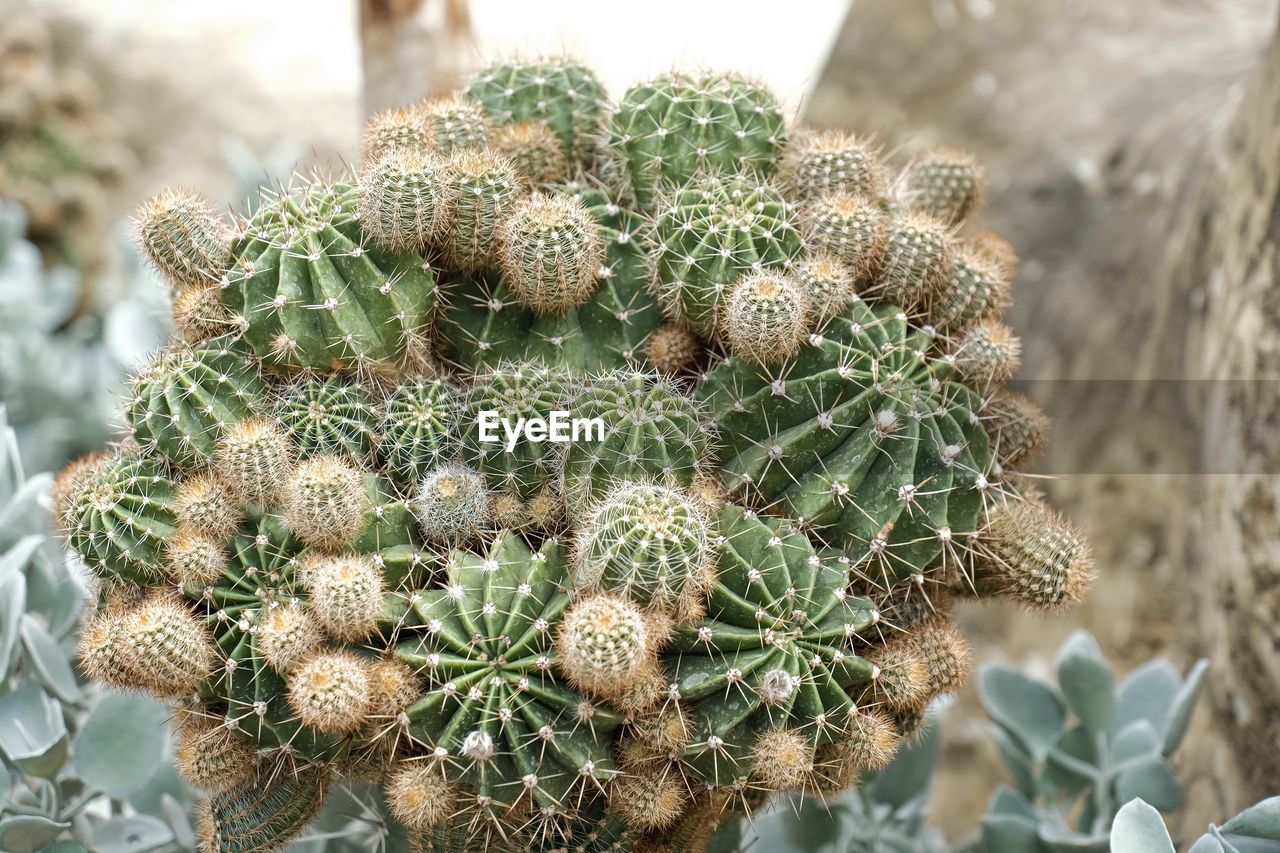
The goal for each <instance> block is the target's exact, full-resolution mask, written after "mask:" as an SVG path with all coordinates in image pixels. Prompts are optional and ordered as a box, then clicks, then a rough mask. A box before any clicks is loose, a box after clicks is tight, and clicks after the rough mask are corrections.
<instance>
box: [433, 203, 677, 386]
mask: <svg viewBox="0 0 1280 853" xmlns="http://www.w3.org/2000/svg"><path fill="white" fill-rule="evenodd" d="M577 196H578V197H579V198H580V199H581V200H582V201H583V203H584V204H585V205H586V206H587V209H588V210H589V211H590V212H591V214H592V217H593V218H594V220H595V222H596V224H597V226H598V228H599V233H600V236H601V237H602V238H603V240H604V246H605V263H604V266H603V268H602V269H601V270H600V276H599V280H598V283H597V285H596V289H595V292H594V293H592V295H591V296H590V297H589V298H588V299H587V301H586V302H584V303H582V304H581V305H578V306H576V307H572V308H568V309H567V310H565V311H563V312H561V313H557V314H539V313H535V312H534V311H533V310H532V309H530V308H528V307H526V306H524V305H522V304H520V302H519V301H517V299H516V296H515V294H514V293H513V292H512V289H511V286H510V285H509V284H508V283H507V282H506V281H505V280H504V279H503V278H502V277H501V276H499V275H498V274H496V273H492V272H491V273H488V274H485V275H480V276H466V275H455V276H451V277H449V278H447V279H445V281H444V282H443V284H442V288H441V290H442V301H443V304H444V308H443V311H442V316H441V322H440V332H441V334H442V335H443V337H444V340H443V342H442V349H443V354H444V356H445V358H447V359H448V360H449V361H451V362H453V363H455V364H457V365H458V366H459V367H461V368H462V369H464V370H470V371H481V370H484V369H486V368H491V367H495V366H497V365H498V364H499V363H501V362H504V361H533V360H539V361H543V362H545V363H547V364H552V365H560V366H563V367H565V368H568V369H570V370H575V371H579V372H582V373H594V372H599V371H604V370H611V369H614V368H618V367H626V366H633V365H635V364H637V363H638V362H639V361H640V360H641V359H642V358H643V355H644V352H643V351H644V344H645V341H646V340H647V338H648V337H649V335H650V334H652V332H653V330H654V329H656V328H657V327H658V325H659V324H660V323H661V322H662V311H661V309H660V308H659V306H658V305H657V301H656V300H655V299H654V296H653V293H652V291H651V272H650V266H649V259H648V251H647V248H646V245H645V241H644V236H645V225H644V221H643V219H642V218H641V217H639V216H638V215H637V214H635V213H634V212H632V211H629V210H627V209H626V208H624V207H622V206H620V205H618V204H616V203H614V202H612V201H610V199H609V198H608V196H606V195H605V194H604V193H603V192H601V191H600V190H581V191H580V192H578V193H577Z"/></svg>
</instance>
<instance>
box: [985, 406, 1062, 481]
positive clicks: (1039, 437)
mask: <svg viewBox="0 0 1280 853" xmlns="http://www.w3.org/2000/svg"><path fill="white" fill-rule="evenodd" d="M982 423H983V426H984V427H985V428H986V430H987V435H989V436H991V448H992V453H993V454H994V455H995V458H996V461H997V462H998V463H999V464H1000V467H1001V468H1002V469H1005V470H1016V469H1019V468H1023V467H1025V466H1027V465H1028V464H1029V463H1031V462H1033V461H1035V458H1036V456H1037V455H1039V453H1040V451H1041V450H1043V449H1044V447H1045V446H1046V445H1047V444H1048V443H1049V418H1048V417H1047V416H1046V415H1045V413H1044V411H1043V410H1042V409H1041V408H1040V407H1039V406H1037V405H1036V404H1035V403H1033V402H1031V400H1029V399H1027V397H1025V396H1023V395H1022V394H1019V393H1017V392H1016V391H1010V390H1008V389H1006V388H1002V389H1000V390H998V391H997V392H996V393H995V394H994V395H993V396H992V398H991V399H990V400H989V401H988V402H987V405H986V407H985V408H984V409H983V411H982Z"/></svg>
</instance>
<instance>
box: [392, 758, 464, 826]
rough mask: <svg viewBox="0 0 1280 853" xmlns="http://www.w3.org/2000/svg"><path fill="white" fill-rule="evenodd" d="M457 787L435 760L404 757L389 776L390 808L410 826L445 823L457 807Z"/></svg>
mask: <svg viewBox="0 0 1280 853" xmlns="http://www.w3.org/2000/svg"><path fill="white" fill-rule="evenodd" d="M457 796H458V792H457V788H456V786H455V785H454V784H453V783H452V782H450V781H449V779H448V777H447V776H446V775H445V772H444V768H443V767H442V766H441V765H440V764H439V763H438V762H434V761H412V762H411V761H403V762H401V763H400V764H398V765H397V766H396V767H395V769H394V770H393V771H392V773H391V775H390V776H388V777H387V782H386V799H387V808H388V809H389V810H390V812H391V814H392V816H393V817H394V818H395V819H396V820H398V821H400V822H401V823H403V824H404V825H405V826H407V827H409V828H410V829H413V830H417V831H422V830H425V829H430V828H431V827H433V826H436V825H438V824H440V823H442V822H443V821H444V820H446V819H447V818H449V817H450V816H452V815H453V813H454V811H455V810H456V808H455V806H456V801H457Z"/></svg>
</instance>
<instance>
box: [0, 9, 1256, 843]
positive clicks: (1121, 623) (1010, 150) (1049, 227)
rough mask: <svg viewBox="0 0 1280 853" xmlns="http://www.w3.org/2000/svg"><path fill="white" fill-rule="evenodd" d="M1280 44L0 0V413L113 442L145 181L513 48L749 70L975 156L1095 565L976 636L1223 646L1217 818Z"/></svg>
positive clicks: (996, 23) (1052, 21)
mask: <svg viewBox="0 0 1280 853" xmlns="http://www.w3.org/2000/svg"><path fill="white" fill-rule="evenodd" d="M1275 32H1276V27H1275V9H1274V8H1273V4H1272V2H1271V0H854V2H852V3H851V2H849V0H802V2H797V3H778V2H763V1H761V2H755V1H754V0H736V2H720V0H714V1H713V0H704V2H697V3H691V2H688V0H650V2H647V3H645V4H643V6H642V7H632V8H623V7H621V6H618V5H615V4H601V3H599V2H591V0H559V2H550V3H513V2H511V0H272V2H261V0H222V2H220V3H195V2H185V0H178V1H177V2H175V0H38V1H37V0H32V1H31V2H22V0H0V198H3V199H4V203H3V206H0V399H2V400H3V402H4V404H5V406H6V408H7V417H8V421H9V423H10V425H12V426H13V428H14V429H15V431H16V435H17V440H18V446H19V448H20V452H21V455H22V457H23V460H24V463H25V465H26V468H27V470H28V471H43V470H51V469H56V468H58V467H59V466H60V465H61V464H63V463H64V462H65V461H66V460H67V459H68V458H70V457H71V456H73V455H75V454H77V453H80V452H83V451H86V450H89V449H92V448H95V447H97V446H99V445H101V444H102V443H103V441H104V440H106V439H107V438H108V437H109V436H110V435H111V434H113V426H112V417H113V407H114V403H113V400H114V399H115V395H116V393H117V392H118V390H119V387H120V386H119V382H120V377H121V376H122V375H123V373H124V371H125V370H127V369H128V368H129V367H131V366H135V365H136V364H137V363H138V360H139V359H140V358H141V357H142V356H143V355H144V354H145V353H146V352H147V351H149V350H151V349H154V348H155V346H156V344H157V343H158V342H159V341H160V340H162V339H163V338H164V337H165V336H166V335H167V334H168V329H167V308H166V306H165V304H164V299H165V296H164V289H163V288H162V287H161V286H160V285H159V284H158V283H156V282H155V281H153V280H152V279H151V276H150V274H149V272H148V271H147V270H145V269H144V268H143V267H142V265H141V264H140V263H139V262H138V260H137V259H136V257H135V256H134V254H133V251H132V248H131V247H130V246H129V243H128V240H127V223H126V221H125V219H126V217H127V215H128V214H129V213H130V212H131V211H132V209H133V208H135V207H136V206H137V204H138V203H139V202H140V201H141V200H142V199H143V198H145V197H146V196H148V195H150V194H152V193H154V192H155V191H157V190H159V189H160V188H162V187H163V186H166V185H168V184H172V183H175V182H178V183H182V184H185V185H189V186H192V187H194V188H197V189H199V190H201V191H203V192H205V193H207V194H209V195H210V196H211V197H213V198H214V199H216V200H218V201H219V202H221V203H223V204H225V205H227V206H230V207H235V208H236V209H243V205H244V201H245V199H247V198H248V197H249V196H250V195H251V193H252V192H253V190H254V188H255V187H256V186H257V185H259V184H260V183H264V182H269V181H273V180H282V179H287V177H288V175H289V174H290V173H291V172H292V171H293V170H295V169H303V170H305V169H310V168H312V167H323V168H331V169H333V168H341V166H342V165H343V164H344V163H346V162H350V160H351V159H352V158H353V157H354V156H355V154H356V150H357V140H358V138H359V132H360V128H361V124H362V122H363V120H364V118H365V117H366V116H367V115H369V114H370V113H371V112H374V111H376V110H378V109H381V108H383V107H386V106H389V105H392V104H396V103H401V102H407V101H411V100H416V99H418V98H420V97H423V96H424V95H428V94H434V93H439V92H445V91H450V90H452V89H454V88H455V87H457V86H458V85H459V84H460V83H463V82H465V80H466V79H467V75H468V73H469V72H470V71H471V70H474V69H475V68H477V67H479V64H480V63H482V62H483V61H484V60H486V59H487V58H491V57H493V56H496V55H500V54H503V53H510V52H517V53H522V54H537V53H544V52H553V53H557V52H568V53H570V54H573V55H576V56H577V57H579V58H580V59H582V60H584V61H585V62H586V63H587V64H589V65H591V66H593V67H594V68H595V69H597V70H598V72H599V74H600V75H601V77H602V79H603V80H604V82H605V83H606V85H607V86H608V87H609V88H610V91H611V94H612V95H614V96H615V97H616V96H617V95H619V94H621V92H622V91H623V90H624V88H625V87H626V86H627V85H628V84H629V83H630V82H633V81H635V80H639V79H642V78H644V77H646V76H651V75H653V74H656V73H659V72H662V71H664V70H668V69H669V68H670V67H672V66H710V67H717V68H732V69H736V70H740V71H744V72H747V73H749V74H752V75H754V76H756V77H758V78H760V79H762V80H764V81H765V82H767V83H768V84H769V85H770V86H771V87H772V88H773V90H774V91H775V92H776V93H777V95H778V96H779V98H780V99H782V100H783V101H784V102H785V103H786V104H787V105H788V106H789V107H790V108H791V109H792V110H793V111H794V113H795V115H796V116H797V118H798V119H799V120H803V121H804V122H806V123H807V124H810V125H812V126H816V127H838V128H844V129H848V130H852V131H855V132H858V133H861V134H869V135H871V136H873V137H874V138H875V139H877V140H878V141H879V142H880V143H881V144H882V145H883V146H884V147H885V148H886V149H887V150H889V151H892V152H900V153H910V152H912V151H914V150H917V149H921V148H924V147H928V146H932V145H936V144H938V143H943V142H945V143H946V144H948V145H951V146H954V147H958V148H964V149H967V150H970V151H972V152H973V153H975V154H976V155H978V157H979V158H980V159H982V160H983V161H984V162H985V163H986V166H987V169H988V175H989V179H990V184H991V187H990V192H989V195H988V203H987V208H986V213H985V216H986V221H987V222H988V224H989V225H990V226H991V227H992V228H993V229H995V230H996V231H998V232H999V233H1001V234H1002V235H1004V236H1005V237H1006V238H1007V239H1009V240H1010V241H1011V242H1012V244H1013V246H1014V248H1015V249H1016V250H1017V252H1018V254H1019V256H1020V257H1021V259H1022V264H1021V267H1020V272H1019V276H1018V279H1017V281H1016V285H1015V299H1016V305H1015V308H1014V309H1013V312H1012V313H1011V315H1010V321H1011V324H1012V325H1013V326H1014V328H1015V329H1016V330H1017V331H1018V333H1019V334H1020V335H1021V336H1022V340H1023V344H1024V360H1023V361H1024V366H1023V378H1024V379H1026V380H1027V388H1028V389H1029V390H1028V393H1030V394H1031V395H1032V396H1033V397H1035V398H1036V399H1037V400H1038V402H1041V403H1042V405H1045V406H1046V408H1048V409H1049V411H1050V413H1051V415H1052V416H1053V418H1054V425H1055V440H1054V445H1053V449H1052V451H1051V452H1050V453H1049V454H1048V455H1047V456H1046V458H1044V459H1043V460H1042V462H1041V464H1040V471H1041V473H1042V474H1043V475H1044V477H1045V479H1044V481H1043V487H1044V488H1045V490H1046V491H1047V492H1048V493H1049V495H1050V498H1051V500H1052V501H1053V502H1054V503H1055V504H1057V505H1058V506H1059V507H1060V508H1062V509H1063V510H1065V511H1066V512H1067V514H1068V515H1069V516H1070V517H1071V518H1073V520H1074V521H1075V522H1076V523H1077V524H1078V525H1079V526H1080V527H1081V528H1082V529H1083V530H1084V531H1085V533H1086V534H1087V535H1088V536H1089V537H1090V538H1091V540H1092V541H1093V543H1094V547H1095V550H1096V555H1097V561H1098V570H1099V574H1100V578H1099V581H1098V583H1097V585H1096V587H1095V589H1094V592H1093V594H1092V596H1091V598H1090V599H1089V600H1088V601H1086V603H1085V604H1084V605H1083V606H1082V607H1081V608H1080V609H1078V610H1075V611H1072V612H1070V613H1068V614H1065V615H1063V616H1062V617H1060V618H1058V619H1056V620H1049V621H1046V620H1045V619H1044V618H1043V617H1037V618H1036V619H1035V620H1034V621H1033V620H1032V619H1031V618H1030V617H1029V616H1025V615H1023V614H1019V613H1016V612H1012V611H1010V610H1007V609H995V608H990V609H986V608H983V609H978V608H973V609H971V610H969V611H966V612H965V614H964V621H965V626H964V627H965V629H966V633H967V634H968V635H969V636H970V637H971V638H973V639H974V641H975V644H976V645H977V650H978V656H979V658H980V660H981V661H982V662H984V663H1009V664H1012V665H1014V666H1016V667H1018V668H1019V669H1021V670H1023V671H1024V672H1028V673H1030V674H1032V675H1040V676H1047V675H1048V674H1049V673H1050V672H1051V671H1052V668H1053V656H1054V653H1055V650H1056V649H1057V648H1058V645H1059V644H1060V643H1061V642H1062V641H1063V640H1064V639H1065V638H1066V637H1067V636H1068V634H1070V633H1071V632H1072V631H1073V630H1074V629H1076V628H1077V627H1081V626H1083V627H1086V628H1088V629H1089V630H1091V631H1092V632H1093V634H1094V635H1095V636H1096V637H1097V639H1098V642H1099V644H1100V646H1101V647H1102V650H1103V652H1104V653H1105V654H1106V655H1107V656H1108V657H1109V658H1110V659H1111V660H1112V661H1113V662H1115V663H1116V665H1117V667H1118V668H1119V669H1120V670H1121V671H1124V670H1126V669H1128V668H1130V667H1132V666H1133V665H1135V664H1137V663H1140V662H1141V661H1144V660H1147V659H1148V658H1151V657H1152V656H1154V655H1163V656H1165V657H1167V658H1168V659H1169V660H1171V661H1172V662H1173V663H1174V665H1175V666H1176V667H1177V668H1178V669H1179V670H1182V669H1185V668H1186V666H1187V665H1188V664H1189V663H1190V662H1191V661H1192V660H1194V659H1195V658H1197V657H1201V656H1203V657H1207V658H1209V659H1210V661H1211V667H1210V671H1209V672H1210V674H1209V676H1208V690H1207V696H1208V699H1207V701H1206V702H1205V703H1204V704H1203V707H1202V708H1201V710H1200V711H1199V713H1198V714H1197V716H1196V717H1195V719H1194V722H1193V727H1192V730H1191V734H1190V736H1189V739H1188V741H1187V742H1186V744H1185V745H1184V746H1183V748H1182V750H1181V751H1180V753H1179V759H1178V761H1177V763H1176V766H1177V769H1178V775H1179V777H1180V778H1181V779H1182V781H1183V785H1184V787H1185V797H1184V801H1183V804H1182V807H1181V809H1180V810H1179V811H1178V812H1177V813H1176V814H1175V816H1174V818H1173V819H1172V821H1171V827H1172V828H1174V829H1175V830H1177V829H1185V830H1186V831H1187V832H1188V833H1192V834H1198V833H1199V832H1200V831H1201V828H1202V827H1203V826H1204V825H1205V824H1206V823H1207V822H1208V821H1209V820H1214V819H1221V818H1223V817H1225V816H1227V815H1230V814H1233V813H1234V812H1235V811H1238V810H1239V809H1240V808H1242V807H1243V806H1245V805H1247V804H1248V803H1252V802H1254V801H1255V800H1258V799H1260V798H1262V797H1263V796H1265V795H1269V794H1272V793H1275V792H1276V791H1277V790H1280V769H1278V768H1280V651H1277V650H1278V649H1280V523H1278V517H1280V516H1278V514H1280V509H1278V507H1280V438H1278V437H1277V436H1280V388H1278V386H1277V380H1280V298H1277V295H1276V294H1277V293H1280V290H1277V289H1275V288H1274V287H1273V286H1272V283H1273V281H1274V278H1275V272H1276V265H1277V263H1280V262H1278V261H1277V251H1276V250H1277V245H1276V241H1277V240H1278V239H1280V205H1277V201H1278V200H1280V196H1277V192H1278V185H1280V174H1278V173H1280V157H1277V154H1276V152H1277V151H1280V56H1278V55H1277V52H1276V50H1277V49H1276V46H1275ZM1227 380H1231V381H1227ZM1243 380H1249V381H1243ZM1073 382H1075V383H1079V384H1075V385H1073V384H1071V383H1073ZM1068 389H1071V393H1068ZM987 726H988V723H987V721H986V717H985V716H984V715H983V714H982V712H981V710H980V709H979V707H978V702H977V698H976V696H975V691H974V690H972V689H968V690H965V691H963V692H962V693H961V695H960V696H959V697H958V698H957V700H956V701H955V703H954V706H953V707H950V708H947V709H943V711H942V714H941V736H942V753H941V756H942V757H941V761H940V764H939V769H938V771H937V773H936V776H935V780H934V784H933V786H932V788H931V794H930V800H929V809H928V812H929V820H930V822H931V823H932V824H934V825H935V826H937V827H938V828H940V830H941V831H942V832H943V833H944V834H946V835H947V836H948V837H950V838H953V839H956V838H961V837H964V836H965V835H966V834H967V833H969V832H971V831H972V830H973V828H974V827H975V825H976V823H977V820H978V816H979V815H981V813H982V812H983V810H984V808H985V807H986V803H987V799H988V797H989V796H990V792H991V790H992V789H993V788H994V786H995V785H996V784H997V783H998V782H1000V781H1001V780H1002V779H1004V778H1005V777H1004V773H1005V771H1004V770H1003V769H1002V766H1001V762H1000V758H999V755H998V753H997V750H996V747H995V746H994V745H993V742H992V741H991V739H990V738H989V737H988V736H987V733H986V729H987Z"/></svg>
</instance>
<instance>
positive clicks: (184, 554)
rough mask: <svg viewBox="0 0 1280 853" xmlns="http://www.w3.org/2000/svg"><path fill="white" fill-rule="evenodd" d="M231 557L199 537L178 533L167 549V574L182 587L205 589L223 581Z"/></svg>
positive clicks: (217, 546)
mask: <svg viewBox="0 0 1280 853" xmlns="http://www.w3.org/2000/svg"><path fill="white" fill-rule="evenodd" d="M226 565H227V555H226V553H225V552H224V551H223V549H222V546H220V545H218V544H217V543H216V542H213V541H212V540H210V539H208V538H206V537H205V536H203V535H201V534H199V533H184V532H182V531H181V530H179V531H178V533H177V534H176V535H174V537H173V538H172V539H170V540H169V541H168V542H167V543H166V545H165V571H166V572H167V573H168V575H169V577H170V578H172V579H173V580H174V581H176V582H177V583H178V584H179V585H180V586H182V587H184V588H185V587H187V586H191V587H193V588H198V589H203V588H204V587H206V586H208V585H210V584H212V583H213V582H214V581H216V580H217V579H218V578H220V577H222V571H223V569H224V568H226Z"/></svg>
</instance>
